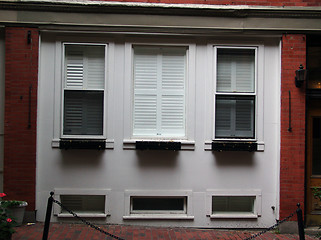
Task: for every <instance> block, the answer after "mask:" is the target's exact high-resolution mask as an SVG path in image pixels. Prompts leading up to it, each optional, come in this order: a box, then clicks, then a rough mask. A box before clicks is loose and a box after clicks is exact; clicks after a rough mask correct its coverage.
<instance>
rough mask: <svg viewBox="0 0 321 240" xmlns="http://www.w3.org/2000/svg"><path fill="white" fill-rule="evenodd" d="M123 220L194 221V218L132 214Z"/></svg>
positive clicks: (175, 215) (180, 215)
mask: <svg viewBox="0 0 321 240" xmlns="http://www.w3.org/2000/svg"><path fill="white" fill-rule="evenodd" d="M123 219H124V220H143V219H154V220H158V219H159V220H171V219H178V220H194V216H187V215H182V214H132V215H130V216H123Z"/></svg>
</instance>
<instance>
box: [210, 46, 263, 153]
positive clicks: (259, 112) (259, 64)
mask: <svg viewBox="0 0 321 240" xmlns="http://www.w3.org/2000/svg"><path fill="white" fill-rule="evenodd" d="M218 48H230V49H256V56H255V61H256V64H255V71H256V74H255V83H254V84H255V109H254V111H255V113H254V136H255V137H254V138H216V137H215V113H216V109H215V105H216V93H217V90H216V82H217V69H216V68H217V49H218ZM207 51H208V53H209V54H208V58H207V66H208V67H207V76H209V79H212V81H206V90H207V91H206V96H207V97H206V99H207V102H208V103H209V105H208V106H207V109H209V111H208V112H207V114H206V116H207V117H206V119H205V121H206V123H205V125H206V129H207V131H206V140H205V143H204V149H205V150H207V151H209V150H212V141H226V142H229V141H233V142H256V143H257V151H264V131H263V129H264V104H263V99H264V69H265V67H264V60H265V56H264V51H265V50H264V43H263V42H253V43H251V42H246V43H234V42H231V43H229V44H225V43H224V44H222V43H221V42H218V43H216V44H208V45H207ZM219 95H221V96H223V95H228V96H229V95H230V96H236V94H234V93H233V92H232V93H229V92H227V93H225V92H220V93H219ZM237 95H240V96H249V95H251V94H248V93H238V94H237Z"/></svg>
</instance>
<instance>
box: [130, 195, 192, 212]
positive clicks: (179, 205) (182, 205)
mask: <svg viewBox="0 0 321 240" xmlns="http://www.w3.org/2000/svg"><path fill="white" fill-rule="evenodd" d="M130 213H131V214H186V213H187V197H181V196H179V197H136V196H135V197H131V209H130Z"/></svg>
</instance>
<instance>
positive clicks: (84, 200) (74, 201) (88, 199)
mask: <svg viewBox="0 0 321 240" xmlns="http://www.w3.org/2000/svg"><path fill="white" fill-rule="evenodd" d="M60 199H61V203H62V204H63V205H64V206H65V207H66V208H68V209H70V210H72V211H76V212H78V213H104V212H105V196H104V195H61V196H60ZM62 213H67V211H66V210H64V209H62Z"/></svg>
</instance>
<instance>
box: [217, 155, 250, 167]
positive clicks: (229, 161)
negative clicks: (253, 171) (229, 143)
mask: <svg viewBox="0 0 321 240" xmlns="http://www.w3.org/2000/svg"><path fill="white" fill-rule="evenodd" d="M212 154H213V156H214V160H215V162H216V164H217V165H218V166H219V167H235V166H238V167H250V166H254V165H255V161H254V154H255V152H212Z"/></svg>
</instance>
